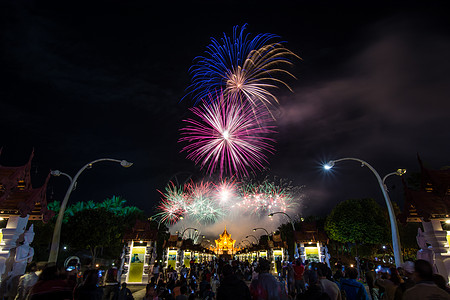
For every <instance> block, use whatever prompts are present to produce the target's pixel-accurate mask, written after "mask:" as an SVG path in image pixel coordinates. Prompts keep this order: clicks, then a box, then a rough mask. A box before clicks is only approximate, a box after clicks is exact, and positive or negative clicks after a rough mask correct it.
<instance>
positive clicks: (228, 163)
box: [179, 93, 274, 176]
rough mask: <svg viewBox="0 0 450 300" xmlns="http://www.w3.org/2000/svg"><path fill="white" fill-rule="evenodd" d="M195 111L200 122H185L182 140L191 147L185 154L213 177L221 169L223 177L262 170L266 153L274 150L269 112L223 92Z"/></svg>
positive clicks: (186, 148)
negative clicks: (270, 136)
mask: <svg viewBox="0 0 450 300" xmlns="http://www.w3.org/2000/svg"><path fill="white" fill-rule="evenodd" d="M209 98H210V99H212V98H213V97H212V96H209ZM191 111H192V112H193V113H194V115H196V116H197V117H198V120H194V119H187V120H184V122H186V123H187V124H188V125H187V126H186V127H185V128H183V129H181V132H182V137H181V138H180V140H179V141H180V142H188V143H189V144H188V145H187V146H185V147H184V148H183V149H182V151H186V152H188V155H187V158H189V159H191V160H193V161H194V162H195V163H196V164H200V167H201V168H202V169H203V168H206V169H207V172H209V173H210V174H212V173H213V172H214V171H216V170H217V169H218V171H219V173H220V176H223V175H224V174H228V175H231V176H233V175H236V176H239V175H248V170H247V169H250V170H254V169H258V170H261V169H262V168H263V167H264V164H265V163H267V156H266V153H273V151H274V148H273V146H272V143H273V142H274V140H273V139H271V138H269V137H267V135H268V134H270V133H274V131H273V129H272V128H273V126H272V125H269V124H271V123H272V119H271V117H270V115H269V113H268V111H267V110H265V109H262V108H260V107H252V106H251V105H250V104H249V103H247V102H242V103H241V102H240V101H239V100H237V99H233V98H230V97H227V96H224V95H223V94H222V93H220V94H219V95H216V100H215V101H212V100H210V101H209V102H208V101H204V102H203V105H202V106H199V107H194V108H191Z"/></svg>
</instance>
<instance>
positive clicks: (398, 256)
mask: <svg viewBox="0 0 450 300" xmlns="http://www.w3.org/2000/svg"><path fill="white" fill-rule="evenodd" d="M344 160H353V161H357V162H359V163H361V167H364V166H366V167H368V168H369V170H370V171H372V173H373V174H374V175H375V177H376V178H377V180H378V184H379V185H380V189H381V192H382V193H383V196H384V200H385V202H386V206H387V208H388V213H389V221H390V223H391V232H392V248H393V250H394V259H395V265H396V266H397V267H400V265H401V264H402V262H403V259H402V251H401V245H400V236H399V234H398V227H397V219H396V217H395V214H394V207H393V206H392V202H391V200H390V198H389V195H388V193H387V188H386V185H385V184H384V181H385V180H386V178H387V177H389V176H391V175H398V176H402V175H403V174H405V173H406V170H405V169H398V170H397V171H396V172H392V173H389V174H387V175H386V176H384V178H383V179H381V177H380V175H379V174H378V172H377V171H376V170H375V169H374V168H373V167H372V166H371V165H370V164H368V163H367V162H365V161H364V160H362V159H359V158H353V157H346V158H340V159H336V160H331V161H329V162H328V163H327V164H325V165H324V166H323V167H324V169H325V170H330V169H331V168H332V167H334V165H335V163H337V162H340V161H344Z"/></svg>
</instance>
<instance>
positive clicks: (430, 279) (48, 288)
mask: <svg viewBox="0 0 450 300" xmlns="http://www.w3.org/2000/svg"><path fill="white" fill-rule="evenodd" d="M335 267H336V268H335V270H334V272H332V270H331V269H330V268H329V267H328V266H327V265H326V264H325V263H317V262H311V263H308V262H305V264H304V263H302V261H301V260H296V261H294V262H284V263H283V264H282V263H281V262H278V261H277V262H275V264H274V265H272V264H271V262H269V261H268V260H266V259H263V258H261V259H259V260H258V261H256V260H255V261H253V262H248V261H238V260H232V261H228V260H227V261H225V260H223V259H215V260H212V261H209V262H204V263H195V262H193V261H192V262H191V263H190V265H189V268H187V267H186V266H182V267H181V268H180V269H179V270H178V271H177V270H175V269H174V268H172V267H171V266H169V267H168V268H167V269H164V268H163V267H162V266H160V265H159V264H155V265H154V267H153V268H152V271H151V272H150V281H149V283H148V284H147V286H146V289H145V297H144V299H143V300H198V299H201V300H213V299H216V300H228V299H230V300H240V299H243V300H275V299H281V300H288V299H297V300H328V299H331V300H369V299H383V300H416V299H433V300H440V299H448V300H450V290H449V288H448V286H447V281H446V279H444V278H443V277H442V276H440V275H438V274H434V272H433V267H432V266H431V264H430V263H429V262H427V261H425V260H417V261H416V262H410V261H408V262H405V263H404V264H403V265H402V266H401V267H400V268H395V267H391V268H377V269H375V268H374V265H372V264H368V265H367V268H365V269H364V270H362V271H361V272H358V271H357V269H355V268H353V267H342V266H341V265H339V264H337V265H336V266H335ZM273 270H276V272H273ZM4 282H7V281H3V282H2V287H1V289H0V299H1V300H4V299H8V300H41V299H42V300H44V299H45V300H56V299H58V300H60V299H61V300H69V299H70V300H72V299H73V300H131V299H134V298H133V295H132V293H131V291H130V289H128V288H127V284H126V283H122V284H120V283H119V280H118V272H117V269H116V268H112V269H109V270H108V271H107V272H106V273H105V274H103V273H102V272H101V271H99V270H97V269H88V270H86V271H85V272H83V274H82V276H79V273H78V272H77V270H76V269H73V270H71V269H65V270H60V269H58V267H57V266H56V265H54V264H47V265H46V266H42V265H36V264H30V266H29V267H28V269H27V272H26V274H24V275H23V276H21V277H20V278H19V279H18V280H16V281H14V280H12V281H8V282H9V285H10V286H5V285H4ZM14 282H16V283H14ZM363 282H364V283H363ZM366 287H367V288H366ZM137 300H142V299H137Z"/></svg>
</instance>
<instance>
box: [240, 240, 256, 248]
mask: <svg viewBox="0 0 450 300" xmlns="http://www.w3.org/2000/svg"><path fill="white" fill-rule="evenodd" d="M243 242H247V243H248V245H249V246H250V247H251V246H253V244H252V243H251V242H250V241H249V240H242V243H243Z"/></svg>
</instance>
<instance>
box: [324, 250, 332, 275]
mask: <svg viewBox="0 0 450 300" xmlns="http://www.w3.org/2000/svg"><path fill="white" fill-rule="evenodd" d="M324 256H325V263H326V264H327V266H328V268H330V269H331V265H330V258H331V255H330V253H328V247H327V246H325V247H324Z"/></svg>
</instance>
